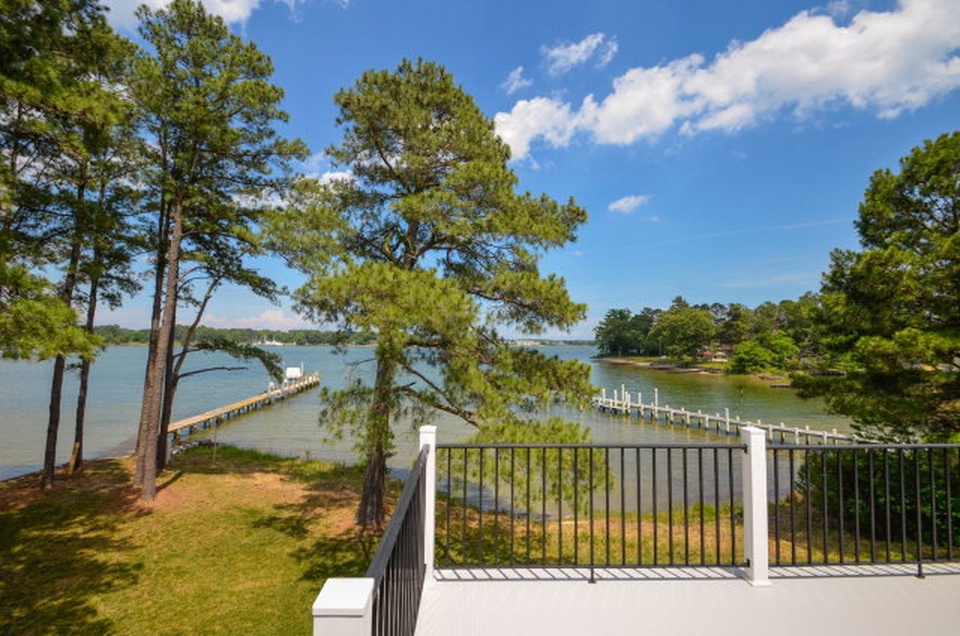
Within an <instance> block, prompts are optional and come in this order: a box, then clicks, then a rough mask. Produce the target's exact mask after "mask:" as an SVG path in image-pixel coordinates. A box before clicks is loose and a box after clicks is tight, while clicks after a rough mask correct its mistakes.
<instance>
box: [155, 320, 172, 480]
mask: <svg viewBox="0 0 960 636" xmlns="http://www.w3.org/2000/svg"><path fill="white" fill-rule="evenodd" d="M173 322H174V324H176V312H174V319H173ZM166 357H167V368H166V370H165V372H164V377H163V406H161V408H160V426H159V434H158V435H157V470H158V471H160V470H163V469H164V468H166V467H167V445H168V441H167V432H168V431H169V430H170V417H171V415H172V414H173V400H174V398H175V397H176V395H177V372H176V370H175V369H174V364H173V340H172V339H171V340H170V343H169V346H168V347H167V356H166Z"/></svg>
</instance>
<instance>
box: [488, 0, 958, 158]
mask: <svg viewBox="0 0 960 636" xmlns="http://www.w3.org/2000/svg"><path fill="white" fill-rule="evenodd" d="M830 11H831V13H832V14H833V15H838V14H840V13H842V12H843V11H849V5H848V4H845V3H833V4H832V5H831V6H830ZM596 36H602V34H594V35H593V36H589V37H588V38H587V39H585V40H584V41H583V42H581V43H579V44H577V45H569V46H567V47H566V48H564V47H558V48H557V49H554V51H556V53H555V54H554V55H553V57H551V58H549V59H551V60H553V62H552V64H555V65H556V68H558V69H561V70H562V69H569V68H571V67H572V66H573V65H574V64H576V63H582V62H583V61H585V60H586V59H589V56H590V55H592V54H593V53H594V52H595V51H596V49H597V47H598V46H599V42H600V40H599V38H598V37H596ZM958 48H960V3H958V2H957V1H956V0H901V1H900V3H899V5H898V6H897V8H896V9H895V10H893V11H887V12H876V11H866V10H864V11H860V12H859V13H857V14H856V15H854V16H853V17H852V18H851V19H850V20H849V21H848V22H847V23H845V24H838V23H837V22H835V21H834V18H833V17H831V15H819V14H816V13H814V12H811V11H804V12H801V13H799V14H797V15H795V16H794V17H793V18H791V19H790V20H789V21H787V23H786V24H784V25H782V26H779V27H776V28H772V29H769V30H767V31H765V32H764V33H762V34H761V35H760V36H759V37H757V38H756V39H754V40H752V41H749V42H745V43H739V42H733V43H731V44H730V46H729V47H728V48H727V50H726V51H724V52H722V53H720V54H718V55H716V56H715V57H714V58H713V60H711V61H709V63H708V61H707V59H706V58H704V57H703V56H700V55H690V56H688V57H685V58H681V59H677V60H674V61H670V62H667V63H664V64H661V65H658V66H654V67H638V68H633V69H630V70H629V71H627V72H626V73H624V74H623V75H621V76H620V77H618V78H617V79H616V80H615V81H614V83H613V87H612V90H611V92H610V93H609V94H608V95H606V96H605V97H603V98H602V99H600V100H599V101H598V99H596V98H595V97H594V96H593V95H588V96H587V97H586V98H585V99H584V100H583V102H582V104H581V106H580V108H579V110H578V109H576V108H574V107H572V106H571V105H570V104H567V103H563V102H560V101H558V100H555V99H547V98H536V99H533V100H525V101H522V102H518V103H517V104H516V105H515V106H514V108H513V110H512V111H511V112H509V113H498V114H497V116H496V118H495V120H496V123H497V127H498V131H506V134H504V140H505V141H507V142H508V143H511V147H512V149H513V155H514V158H522V157H524V156H526V154H527V153H528V152H529V148H530V144H531V142H533V140H535V139H537V138H543V139H545V140H546V141H547V142H548V143H549V144H551V145H553V146H557V147H562V146H565V145H567V144H568V143H569V142H570V140H571V139H572V137H573V135H574V134H575V133H576V132H577V131H582V132H584V133H587V134H588V135H590V136H591V137H592V139H593V141H595V142H597V143H611V144H630V143H634V142H635V141H637V140H639V139H642V138H652V137H656V136H657V135H660V134H663V133H664V132H666V131H668V130H671V129H673V128H676V129H678V130H679V131H680V132H683V133H687V134H696V133H698V132H702V131H708V130H723V131H727V132H734V131H737V130H740V129H742V128H745V127H749V126H753V125H756V124H758V123H760V122H762V121H764V120H768V119H772V118H774V117H776V116H778V115H781V114H784V113H787V114H789V115H791V116H793V117H796V118H800V119H802V118H804V117H808V116H810V115H811V114H813V113H815V112H817V111H821V110H824V109H830V108H835V107H837V106H840V105H848V106H852V107H854V108H857V109H861V110H865V111H872V112H873V113H874V114H875V115H876V116H877V117H881V118H893V117H897V116H899V115H900V114H901V113H903V112H905V111H912V110H915V109H917V108H920V107H922V106H924V105H925V104H927V103H929V102H930V101H931V100H934V99H936V98H937V97H940V96H942V95H945V94H947V93H949V92H951V91H953V90H956V89H957V88H958V87H960V54H958ZM551 68H553V66H551ZM538 100H541V101H538ZM533 105H537V106H538V107H539V108H541V109H542V108H545V107H546V106H547V105H549V111H550V113H552V115H553V118H552V119H551V120H550V122H549V126H547V125H545V124H544V122H542V121H540V120H538V119H537V118H535V117H531V114H532V110H533ZM561 116H563V118H562V117H561ZM557 131H563V134H557ZM502 134H503V133H502ZM513 140H517V142H518V145H517V146H513V144H512V142H513Z"/></svg>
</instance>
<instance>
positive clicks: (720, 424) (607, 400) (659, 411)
mask: <svg viewBox="0 0 960 636" xmlns="http://www.w3.org/2000/svg"><path fill="white" fill-rule="evenodd" d="M610 395H611V396H608V394H607V390H606V389H602V390H601V392H600V395H597V396H594V397H593V399H592V400H591V403H592V404H593V406H594V407H595V408H597V409H599V410H600V411H604V412H607V413H617V414H620V415H633V414H636V415H637V416H638V417H640V418H645V419H648V420H652V421H660V422H663V423H665V424H673V425H683V426H687V427H690V428H698V429H701V430H704V431H707V432H711V433H716V434H718V435H740V430H741V429H743V428H746V427H752V428H758V429H760V430H762V431H765V432H766V436H767V441H768V442H770V443H771V444H856V443H861V442H870V441H872V440H869V439H865V438H863V437H858V436H856V435H848V434H846V433H839V432H837V429H833V430H832V431H818V430H812V429H811V428H810V427H809V426H806V427H804V428H799V427H796V426H788V425H786V424H784V423H782V422H781V423H779V424H769V423H763V422H761V421H760V420H756V421H748V420H741V419H740V417H739V416H737V417H731V416H730V409H729V408H727V409H724V412H723V413H712V414H711V413H704V412H703V411H702V410H698V411H696V412H694V411H690V410H687V409H685V408H682V407H681V408H676V407H671V406H670V405H669V404H660V395H659V391H658V390H657V389H654V390H653V401H652V402H644V401H643V394H642V393H640V392H637V393H636V398H635V399H634V396H633V395H631V393H630V392H629V391H627V390H626V387H625V386H621V387H620V389H619V390H614V391H612V392H611V394H610Z"/></svg>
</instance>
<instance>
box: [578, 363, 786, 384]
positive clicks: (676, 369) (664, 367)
mask: <svg viewBox="0 0 960 636" xmlns="http://www.w3.org/2000/svg"><path fill="white" fill-rule="evenodd" d="M594 360H595V361H597V362H606V363H608V364H622V365H626V366H632V367H638V368H641V369H653V370H655V371H663V372H665V373H697V374H702V375H718V374H724V375H727V374H726V373H725V372H724V371H723V369H716V368H705V367H698V366H691V367H683V366H680V365H677V364H672V363H669V362H662V361H660V360H637V359H635V358H623V357H619V356H598V357H596V358H594ZM738 377H741V378H745V379H746V378H749V379H751V380H755V381H757V382H763V383H764V384H766V385H768V386H769V387H770V388H775V389H789V388H792V387H791V384H790V378H787V377H784V376H782V375H776V374H772V373H752V374H746V375H740V376H738Z"/></svg>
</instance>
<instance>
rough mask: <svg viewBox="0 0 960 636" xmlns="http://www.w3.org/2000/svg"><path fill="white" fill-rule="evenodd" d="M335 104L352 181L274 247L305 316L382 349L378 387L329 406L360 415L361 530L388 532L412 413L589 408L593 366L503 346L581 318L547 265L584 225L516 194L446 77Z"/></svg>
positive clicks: (318, 187)
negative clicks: (387, 502) (574, 402)
mask: <svg viewBox="0 0 960 636" xmlns="http://www.w3.org/2000/svg"><path fill="white" fill-rule="evenodd" d="M335 100H336V103H337V105H338V106H339V116H338V118H337V123H338V125H340V126H342V127H344V134H343V140H342V142H341V143H340V144H339V145H335V146H332V147H330V148H329V149H328V150H327V154H328V155H329V156H330V157H331V158H332V160H333V161H334V162H335V163H336V164H337V165H338V166H339V167H342V168H345V169H346V170H348V171H349V177H346V178H340V179H336V180H333V181H332V182H329V183H319V182H316V181H311V180H306V179H305V180H303V181H301V183H300V184H299V188H298V191H297V194H296V196H295V197H293V198H292V199H291V201H290V205H289V207H288V209H287V210H286V211H285V212H284V213H283V214H281V215H279V216H278V217H277V218H276V220H275V223H274V237H275V243H276V245H277V248H278V249H279V250H280V251H281V252H283V253H284V254H286V255H287V257H288V258H289V260H290V262H291V263H293V264H294V265H295V266H296V267H298V268H299V269H301V270H302V271H304V272H305V273H306V274H308V276H309V280H308V282H307V283H306V284H305V285H304V286H303V287H302V288H301V289H300V290H299V291H298V292H297V299H298V302H299V306H300V308H301V310H303V311H304V312H305V313H307V314H308V315H310V316H312V317H313V318H315V319H317V320H320V321H325V322H328V323H331V324H338V325H342V326H343V328H344V329H345V330H348V331H349V330H353V331H360V332H368V333H374V334H375V335H376V339H377V340H376V347H375V350H374V351H375V364H376V374H375V380H374V383H373V386H371V387H354V389H353V390H352V391H351V392H349V393H347V394H340V395H338V396H329V397H330V398H331V403H335V404H336V405H337V406H338V408H336V409H334V410H333V411H331V413H334V412H335V413H339V414H341V416H342V417H344V418H345V420H342V421H347V420H348V421H357V420H358V418H357V417H356V415H357V414H358V413H362V414H363V417H362V418H360V419H362V421H363V422H364V425H363V427H362V431H360V435H361V438H362V447H363V453H364V456H365V458H366V466H367V477H366V482H365V485H364V497H363V501H362V502H361V508H360V511H359V512H358V520H359V521H360V522H361V523H364V524H371V523H379V522H380V521H382V519H383V514H384V511H383V501H382V494H383V479H384V469H385V460H386V458H387V456H388V455H389V454H390V452H391V444H392V442H391V439H392V438H391V432H390V424H391V421H392V420H394V419H396V418H397V417H398V415H399V414H400V413H401V412H403V410H404V409H407V408H410V409H413V410H414V411H416V413H419V414H421V415H426V414H427V413H429V412H431V411H444V412H447V413H451V414H453V415H455V416H457V417H460V418H462V419H464V420H465V421H467V422H470V423H472V424H474V425H476V426H478V427H479V426H484V425H488V424H491V423H502V422H509V421H515V420H517V418H518V417H519V412H518V411H517V410H516V407H517V406H518V405H521V404H524V403H527V402H528V401H530V400H532V399H547V398H548V396H550V395H566V396H570V397H574V396H577V397H580V396H583V395H586V394H588V393H589V389H588V386H587V375H588V370H587V368H586V366H585V365H582V364H579V363H575V362H560V361H559V360H556V359H547V358H545V357H544V356H542V355H540V354H539V353H537V352H536V351H532V350H528V349H522V348H514V347H510V346H509V345H508V343H507V341H506V340H505V339H504V338H503V337H502V336H501V333H500V331H501V330H502V329H503V328H505V327H508V328H510V329H512V330H514V331H515V332H517V333H520V334H531V335H533V334H539V333H542V332H543V330H544V329H546V328H556V329H566V328H568V327H570V326H571V325H573V324H575V323H576V322H578V321H579V320H580V319H581V318H582V317H583V316H584V311H585V308H584V306H583V305H581V304H578V303H575V302H573V301H572V300H571V299H570V298H569V296H568V294H567V291H566V289H565V286H564V281H563V279H561V278H559V277H557V276H555V275H541V273H540V272H539V270H538V267H537V263H538V259H539V258H540V256H541V255H542V254H543V253H544V252H545V251H546V250H549V249H551V248H555V247H559V246H561V245H564V244H566V243H568V242H569V241H572V240H573V239H574V236H575V231H576V228H577V227H578V226H579V225H580V224H581V223H583V222H584V221H585V220H586V212H585V211H584V210H583V208H581V207H579V206H578V205H576V204H575V203H574V202H573V201H572V200H570V201H568V202H566V203H557V202H555V201H554V200H552V199H551V198H549V197H547V196H545V195H540V196H537V195H533V194H530V193H518V192H517V191H516V186H517V178H516V176H515V175H514V173H513V172H512V171H511V170H510V169H509V168H508V166H507V161H508V159H509V150H508V148H507V146H506V145H505V144H504V143H503V142H502V141H501V140H500V139H499V137H497V136H496V134H495V132H494V127H493V123H492V121H491V120H490V119H488V118H487V117H485V116H484V115H483V113H482V112H481V111H480V109H479V108H478V107H477V106H476V104H475V103H474V101H473V99H472V98H471V97H470V96H469V95H467V94H466V93H465V92H464V91H463V90H462V89H461V88H460V87H459V86H457V85H456V84H455V83H454V80H453V78H452V76H451V75H450V74H449V73H448V72H447V71H446V70H445V69H443V68H442V67H441V66H439V65H437V64H435V63H432V62H428V61H423V60H418V61H416V62H414V61H409V60H405V61H403V62H402V63H401V64H400V65H399V66H398V67H397V69H396V70H395V71H369V72H366V73H364V74H363V75H362V76H361V77H360V78H359V79H358V80H357V81H356V83H355V85H354V86H353V87H351V88H348V89H344V90H341V91H340V92H338V93H337V95H336V98H335ZM408 412H409V411H408Z"/></svg>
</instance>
